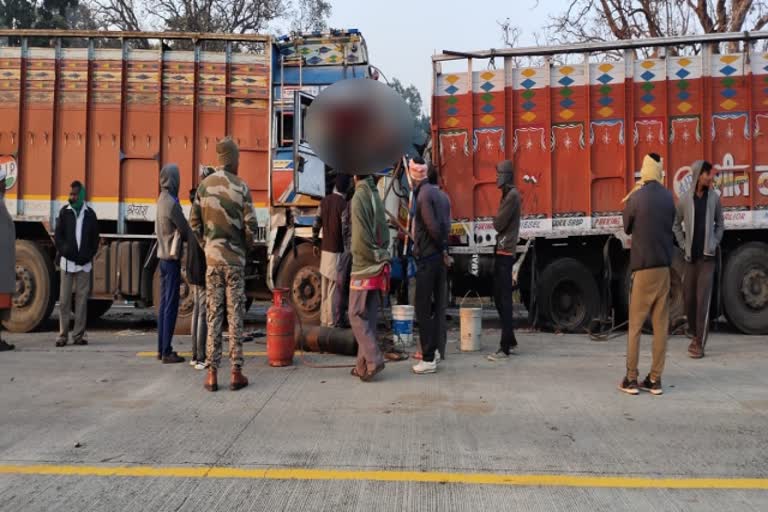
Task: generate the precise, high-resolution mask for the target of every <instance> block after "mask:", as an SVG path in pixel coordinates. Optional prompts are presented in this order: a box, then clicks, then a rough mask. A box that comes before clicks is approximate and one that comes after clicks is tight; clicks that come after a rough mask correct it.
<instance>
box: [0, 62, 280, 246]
mask: <svg viewBox="0 0 768 512" xmlns="http://www.w3.org/2000/svg"><path fill="white" fill-rule="evenodd" d="M124 54H125V58H123V55H124ZM22 57H23V58H22ZM269 63H270V55H269V51H267V52H265V54H264V55H260V54H236V55H233V56H231V57H230V58H229V61H228V60H227V57H226V54H225V53H224V52H199V53H198V59H197V62H196V57H195V52H192V51H160V50H125V52H124V51H123V50H120V49H95V50H92V58H91V59H89V50H88V49H61V50H56V49H49V48H29V49H28V51H26V52H22V49H21V48H2V49H0V73H2V80H0V157H1V158H3V161H6V160H8V159H12V160H13V161H14V162H16V163H17V164H18V173H17V176H16V181H15V183H14V184H13V186H12V188H11V189H10V191H9V193H8V195H7V202H8V206H9V208H10V210H11V211H12V212H14V213H15V215H16V218H17V219H18V220H40V221H52V220H53V218H54V217H55V215H56V214H57V212H58V209H59V208H60V206H61V205H62V204H63V203H64V202H65V201H66V197H67V194H68V192H69V185H70V183H71V182H72V181H73V180H80V181H82V182H83V183H85V185H86V188H87V189H88V199H89V201H90V202H91V204H92V205H93V207H94V209H95V210H96V213H97V215H98V216H99V218H100V219H102V220H106V221H110V220H111V221H116V223H115V226H116V227H117V229H116V232H118V233H127V232H131V231H130V223H131V222H139V223H141V222H144V223H145V224H146V223H151V222H153V221H154V216H155V201H156V198H157V195H158V191H159V170H160V167H161V166H162V165H164V164H165V163H170V162H173V163H176V164H178V165H179V167H180V170H181V186H180V199H181V200H182V203H183V204H188V199H187V198H188V192H189V190H190V189H191V188H192V187H193V186H195V185H196V184H197V183H198V181H199V177H198V166H199V165H201V164H205V165H215V164H216V149H215V148H216V142H217V140H219V139H220V138H221V137H223V136H224V135H226V134H231V135H232V136H233V137H234V138H235V139H236V140H237V142H238V144H239V145H240V152H241V154H240V174H241V176H242V177H243V178H244V179H245V180H246V181H247V182H248V183H249V185H250V186H251V189H252V195H253V200H254V203H255V205H256V206H257V207H262V208H264V209H265V212H264V215H262V220H263V219H266V207H267V205H268V197H267V194H268V184H269V180H268V172H269V162H270V152H269V147H270V144H269V121H270V116H269V107H270V83H269V81H270V69H269ZM54 106H55V107H54ZM148 229H151V228H148V227H147V226H145V227H143V228H141V229H140V230H139V231H136V232H151V231H148Z"/></svg>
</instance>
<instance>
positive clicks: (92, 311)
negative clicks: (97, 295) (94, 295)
mask: <svg viewBox="0 0 768 512" xmlns="http://www.w3.org/2000/svg"><path fill="white" fill-rule="evenodd" d="M112 304H113V301H111V300H101V299H91V300H89V301H88V321H91V320H96V319H98V318H101V317H102V316H104V315H106V314H107V311H109V310H110V309H111V308H112Z"/></svg>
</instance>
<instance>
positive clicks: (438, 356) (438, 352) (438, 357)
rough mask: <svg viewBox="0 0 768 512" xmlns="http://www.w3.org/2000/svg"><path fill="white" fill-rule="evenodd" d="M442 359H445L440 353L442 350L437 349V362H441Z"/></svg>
mask: <svg viewBox="0 0 768 512" xmlns="http://www.w3.org/2000/svg"><path fill="white" fill-rule="evenodd" d="M442 360H443V357H442V356H441V355H440V351H439V350H435V364H440V362H441V361H442Z"/></svg>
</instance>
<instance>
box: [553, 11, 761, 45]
mask: <svg viewBox="0 0 768 512" xmlns="http://www.w3.org/2000/svg"><path fill="white" fill-rule="evenodd" d="M766 24H768V1H765V0H665V1H660V0H571V1H570V3H569V4H568V6H567V8H566V9H565V10H564V11H563V12H562V13H560V14H557V15H554V16H551V17H550V19H549V23H548V24H547V26H546V30H547V33H548V38H549V39H550V40H553V41H556V42H557V43H562V44H567V43H571V42H577V41H581V42H586V41H609V40H615V39H636V38H643V37H664V36H676V35H684V34H694V33H718V32H741V31H743V30H760V29H762V28H763V27H765V26H766Z"/></svg>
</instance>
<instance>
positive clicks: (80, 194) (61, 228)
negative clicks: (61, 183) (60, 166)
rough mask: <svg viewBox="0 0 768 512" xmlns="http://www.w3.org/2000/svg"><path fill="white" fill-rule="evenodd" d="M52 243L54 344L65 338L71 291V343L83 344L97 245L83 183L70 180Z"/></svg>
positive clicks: (94, 220)
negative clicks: (57, 271) (55, 256)
mask: <svg viewBox="0 0 768 512" xmlns="http://www.w3.org/2000/svg"><path fill="white" fill-rule="evenodd" d="M54 243H55V245H56V250H57V251H58V253H59V255H60V256H61V258H60V260H59V266H60V267H61V282H60V285H59V289H60V292H61V293H60V295H59V337H58V339H57V340H56V346H57V347H63V346H64V345H66V344H67V343H68V342H69V333H70V331H69V319H70V317H71V315H72V295H73V294H74V295H75V327H74V331H73V332H72V343H73V344H74V345H87V344H88V339H87V337H86V334H85V324H86V320H87V315H88V295H89V294H90V291H91V270H92V268H93V265H92V263H91V262H92V261H93V258H94V256H96V252H97V251H98V249H99V222H98V219H97V218H96V213H95V212H94V211H93V210H92V209H91V208H90V207H89V206H88V205H87V204H86V202H85V187H84V186H83V184H82V183H80V182H79V181H73V182H72V185H71V188H70V191H69V202H68V204H67V205H66V206H64V207H63V208H62V209H61V211H60V212H59V217H58V219H57V221H56V228H55V230H54Z"/></svg>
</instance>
